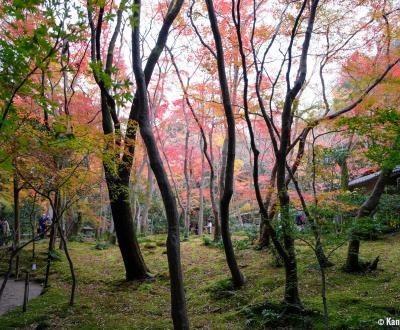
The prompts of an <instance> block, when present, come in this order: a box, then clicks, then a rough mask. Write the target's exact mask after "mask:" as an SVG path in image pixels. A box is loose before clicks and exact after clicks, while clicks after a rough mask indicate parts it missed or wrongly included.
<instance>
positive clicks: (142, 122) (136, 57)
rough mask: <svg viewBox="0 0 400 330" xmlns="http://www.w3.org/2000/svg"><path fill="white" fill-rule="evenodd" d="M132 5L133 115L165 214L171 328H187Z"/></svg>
mask: <svg viewBox="0 0 400 330" xmlns="http://www.w3.org/2000/svg"><path fill="white" fill-rule="evenodd" d="M135 5H137V8H139V10H137V11H134V13H133V18H134V19H135V22H137V24H135V25H134V26H133V28H132V63H133V72H134V74H135V80H136V86H137V98H136V102H137V105H138V107H137V109H136V111H137V112H136V116H137V118H138V122H139V128H140V133H141V136H142V139H143V141H144V144H145V146H146V150H147V154H148V156H149V160H150V166H151V169H152V170H153V173H154V176H155V178H156V180H157V183H158V187H159V189H160V192H161V196H162V199H163V203H164V207H165V212H166V215H167V221H168V237H167V256H168V267H169V275H170V283H171V316H172V320H173V323H174V328H175V329H189V320H188V317H187V310H186V299H185V291H184V286H183V274H182V266H181V256H180V238H179V214H178V209H177V206H176V200H175V196H174V193H173V190H172V188H171V185H170V183H169V180H168V175H167V172H166V171H165V168H164V165H163V163H162V160H161V157H160V153H159V150H158V147H157V142H156V139H155V137H154V134H153V131H152V129H151V126H150V120H149V113H150V111H149V103H148V96H147V84H146V80H145V75H144V72H143V69H142V59H141V56H140V31H139V29H140V8H141V2H140V0H135ZM178 8H180V7H178Z"/></svg>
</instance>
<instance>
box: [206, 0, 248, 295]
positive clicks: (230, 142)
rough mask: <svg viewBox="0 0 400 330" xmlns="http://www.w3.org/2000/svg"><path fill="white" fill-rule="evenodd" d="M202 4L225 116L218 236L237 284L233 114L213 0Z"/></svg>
mask: <svg viewBox="0 0 400 330" xmlns="http://www.w3.org/2000/svg"><path fill="white" fill-rule="evenodd" d="M206 5H207V11H208V16H209V20H210V25H211V29H212V32H213V36H214V41H215V46H216V49H217V53H216V60H217V67H218V77H219V83H220V88H221V96H222V101H223V105H224V110H225V117H226V121H227V139H226V140H227V141H226V162H225V165H223V166H222V168H224V166H225V170H224V171H222V173H223V174H224V185H223V192H222V197H221V200H220V219H221V235H222V240H223V242H224V250H225V255H226V260H227V263H228V266H229V269H230V271H231V274H232V281H233V284H234V286H236V287H240V286H242V285H244V283H245V279H244V276H243V275H242V273H241V271H240V269H239V266H238V264H237V262H236V257H235V252H234V250H233V246H232V240H231V233H230V230H229V204H230V201H231V198H232V194H233V180H234V165H235V164H234V163H235V147H236V141H235V117H234V114H233V109H232V103H231V98H230V94H229V87H228V81H227V78H226V73H225V60H224V51H223V45H222V39H221V34H220V31H219V27H218V21H217V17H216V15H215V10H214V4H213V1H212V0H206ZM224 145H225V141H224ZM223 154H224V152H223ZM223 163H224V162H223ZM221 181H222V180H221Z"/></svg>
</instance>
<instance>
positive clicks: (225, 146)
mask: <svg viewBox="0 0 400 330" xmlns="http://www.w3.org/2000/svg"><path fill="white" fill-rule="evenodd" d="M227 157H228V137H225V138H224V144H223V145H222V150H221V164H220V165H221V168H220V171H219V183H218V192H219V201H221V199H222V196H223V194H224V184H225V172H226V161H227ZM218 214H219V217H218V222H219V223H218V224H217V223H215V233H214V241H219V240H220V239H221V231H222V228H220V227H221V226H222V224H221V209H219V212H218Z"/></svg>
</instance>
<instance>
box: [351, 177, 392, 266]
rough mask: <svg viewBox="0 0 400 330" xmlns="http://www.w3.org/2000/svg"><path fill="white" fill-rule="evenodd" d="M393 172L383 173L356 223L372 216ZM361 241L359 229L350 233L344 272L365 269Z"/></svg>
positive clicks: (358, 214) (358, 213)
mask: <svg viewBox="0 0 400 330" xmlns="http://www.w3.org/2000/svg"><path fill="white" fill-rule="evenodd" d="M390 174H391V171H382V172H381V174H380V175H379V178H378V181H376V183H375V186H374V189H373V190H372V193H371V195H370V196H369V197H368V199H367V200H366V201H365V202H364V203H363V204H362V205H361V207H360V208H359V210H358V212H357V216H356V219H355V220H356V221H357V220H358V219H360V218H362V217H368V216H371V215H372V213H373V212H374V211H375V209H376V208H377V206H378V204H379V200H380V198H381V196H382V194H383V192H384V190H385V185H386V182H387V180H388V179H389V177H390ZM359 254H360V239H359V234H358V231H357V229H353V230H352V231H351V233H350V242H349V246H348V250H347V260H346V264H345V265H344V270H345V271H347V272H358V271H361V270H362V269H363V267H362V265H361V264H360V260H359Z"/></svg>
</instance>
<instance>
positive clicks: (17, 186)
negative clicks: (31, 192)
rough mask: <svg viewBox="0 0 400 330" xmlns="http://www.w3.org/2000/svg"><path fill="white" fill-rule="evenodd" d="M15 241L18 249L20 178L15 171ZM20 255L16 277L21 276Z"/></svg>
mask: <svg viewBox="0 0 400 330" xmlns="http://www.w3.org/2000/svg"><path fill="white" fill-rule="evenodd" d="M13 191H14V243H13V245H14V246H13V250H16V249H18V247H19V244H20V242H21V221H20V220H21V219H20V207H19V192H20V188H19V178H18V174H17V173H16V172H15V173H14V185H13ZM19 261H20V260H19V255H17V256H16V257H15V278H16V279H18V278H19V264H20V262H19Z"/></svg>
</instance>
